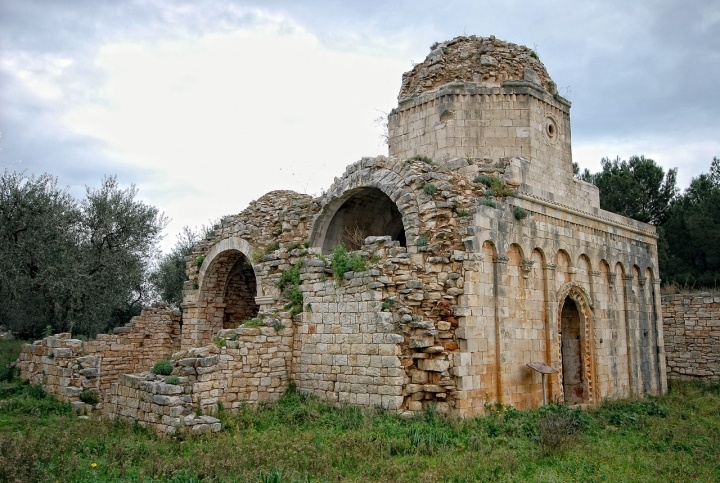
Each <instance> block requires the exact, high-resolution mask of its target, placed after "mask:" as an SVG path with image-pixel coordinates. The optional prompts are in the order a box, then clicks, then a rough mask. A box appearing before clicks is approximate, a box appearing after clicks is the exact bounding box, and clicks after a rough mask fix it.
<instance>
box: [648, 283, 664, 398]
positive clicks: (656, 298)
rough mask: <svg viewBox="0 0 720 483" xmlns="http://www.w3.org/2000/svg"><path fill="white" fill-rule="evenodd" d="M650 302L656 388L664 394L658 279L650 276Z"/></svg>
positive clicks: (662, 338) (660, 304)
mask: <svg viewBox="0 0 720 483" xmlns="http://www.w3.org/2000/svg"><path fill="white" fill-rule="evenodd" d="M651 283H652V296H653V298H652V302H653V305H654V312H655V314H654V317H653V320H654V321H655V327H654V330H655V334H656V340H655V342H656V343H657V374H658V388H659V389H660V394H665V393H666V392H667V390H668V388H667V368H666V367H665V361H666V359H665V357H666V354H665V336H664V334H663V330H662V328H663V320H662V299H661V297H660V279H659V278H652V279H651Z"/></svg>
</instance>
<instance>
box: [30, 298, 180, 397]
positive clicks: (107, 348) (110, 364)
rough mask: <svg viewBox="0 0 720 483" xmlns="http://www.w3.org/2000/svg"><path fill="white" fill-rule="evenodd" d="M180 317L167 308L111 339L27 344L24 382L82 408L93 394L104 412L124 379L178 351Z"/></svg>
mask: <svg viewBox="0 0 720 483" xmlns="http://www.w3.org/2000/svg"><path fill="white" fill-rule="evenodd" d="M179 336H180V313H179V312H178V311H177V310H176V309H173V308H172V307H167V306H157V307H151V308H146V309H143V311H142V314H140V315H139V316H137V317H133V319H132V320H131V321H130V323H129V324H128V325H126V326H124V327H118V328H117V329H115V332H114V333H113V334H101V335H98V337H97V338H96V339H94V340H89V341H81V340H78V339H71V338H70V334H66V333H63V334H56V335H54V336H51V337H46V338H44V339H42V340H39V341H36V342H34V343H33V344H25V346H24V347H23V349H22V352H21V353H20V358H19V359H18V367H19V369H20V377H21V378H23V379H28V380H29V381H30V382H31V383H33V384H41V385H42V386H43V388H44V389H45V391H47V392H48V393H50V394H54V395H56V396H57V397H59V398H60V399H61V400H63V401H69V402H71V403H73V404H75V405H76V406H77V408H79V409H80V408H82V410H83V411H87V410H90V408H89V407H88V408H86V407H83V406H82V403H81V402H80V394H81V393H82V392H83V391H84V390H87V391H90V392H93V393H95V395H96V397H97V399H98V400H99V401H100V404H99V405H98V406H97V409H100V408H102V401H103V395H104V394H105V392H106V391H107V390H108V389H109V388H110V385H111V383H112V382H114V381H115V380H116V379H117V378H118V376H119V375H120V374H125V373H132V372H136V371H141V370H147V369H150V368H151V367H152V365H153V364H154V363H155V362H157V361H158V360H160V359H165V358H168V357H169V356H170V355H171V354H172V353H173V352H174V351H176V350H177V349H178V348H179Z"/></svg>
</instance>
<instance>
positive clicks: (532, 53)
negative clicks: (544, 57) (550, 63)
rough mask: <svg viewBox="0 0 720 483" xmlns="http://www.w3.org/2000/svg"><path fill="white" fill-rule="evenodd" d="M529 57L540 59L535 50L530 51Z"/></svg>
mask: <svg viewBox="0 0 720 483" xmlns="http://www.w3.org/2000/svg"><path fill="white" fill-rule="evenodd" d="M530 57H532V58H533V59H535V60H540V57H539V56H538V55H537V52H535V51H534V50H531V51H530Z"/></svg>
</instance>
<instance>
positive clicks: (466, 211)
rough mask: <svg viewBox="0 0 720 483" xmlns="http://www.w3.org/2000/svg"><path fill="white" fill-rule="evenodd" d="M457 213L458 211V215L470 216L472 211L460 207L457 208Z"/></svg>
mask: <svg viewBox="0 0 720 483" xmlns="http://www.w3.org/2000/svg"><path fill="white" fill-rule="evenodd" d="M455 213H457V216H459V217H460V218H464V217H466V216H470V212H469V211H468V210H466V209H465V208H458V209H456V210H455Z"/></svg>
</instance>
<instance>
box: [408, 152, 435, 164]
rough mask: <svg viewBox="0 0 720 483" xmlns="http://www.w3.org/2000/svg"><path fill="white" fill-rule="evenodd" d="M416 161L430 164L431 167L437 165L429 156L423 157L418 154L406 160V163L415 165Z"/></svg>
mask: <svg viewBox="0 0 720 483" xmlns="http://www.w3.org/2000/svg"><path fill="white" fill-rule="evenodd" d="M415 161H418V162H421V163H425V164H429V165H434V164H435V161H433V160H432V159H430V158H428V157H427V156H423V155H421V154H416V155H415V156H413V157H411V158H408V159H406V160H405V162H406V163H414V162H415Z"/></svg>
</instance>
